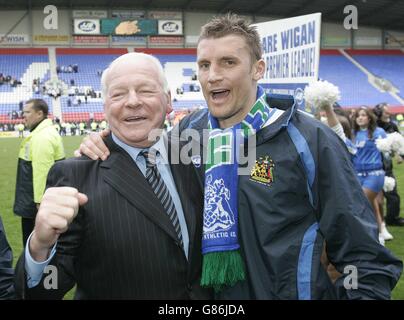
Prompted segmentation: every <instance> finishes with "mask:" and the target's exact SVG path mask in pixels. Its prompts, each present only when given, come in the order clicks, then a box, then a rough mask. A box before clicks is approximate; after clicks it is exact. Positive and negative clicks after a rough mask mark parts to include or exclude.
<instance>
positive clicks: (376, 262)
mask: <svg viewBox="0 0 404 320" xmlns="http://www.w3.org/2000/svg"><path fill="white" fill-rule="evenodd" d="M316 145H317V147H318V150H317V151H318V152H317V159H316V160H317V164H318V168H317V173H318V174H317V190H318V209H319V229H320V232H321V234H322V235H323V236H324V238H325V242H326V248H327V249H326V250H327V256H328V259H329V260H330V262H331V263H332V264H333V265H334V266H335V268H336V269H337V270H338V272H340V273H341V274H342V276H341V277H339V278H338V279H337V281H336V283H335V284H336V287H337V295H338V298H340V299H389V298H390V296H391V290H392V289H393V288H394V286H395V285H396V283H397V281H398V279H399V278H400V275H401V271H402V262H401V261H400V260H398V259H397V258H396V257H394V256H393V255H392V254H391V252H390V251H389V250H387V249H386V248H385V247H383V246H382V245H380V244H379V242H378V227H377V223H376V218H375V216H374V213H373V209H372V207H371V205H370V203H369V201H368V200H367V198H366V196H365V195H364V193H363V191H362V188H361V186H360V184H359V181H358V179H357V177H356V174H355V172H354V169H353V166H352V164H351V161H350V158H349V154H348V153H347V152H346V149H345V148H344V145H343V142H342V141H341V140H340V139H339V138H337V136H336V135H334V134H333V133H332V132H331V131H330V130H325V129H324V128H317V144H316ZM356 284H357V286H356Z"/></svg>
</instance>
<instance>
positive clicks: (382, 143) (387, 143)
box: [375, 138, 391, 153]
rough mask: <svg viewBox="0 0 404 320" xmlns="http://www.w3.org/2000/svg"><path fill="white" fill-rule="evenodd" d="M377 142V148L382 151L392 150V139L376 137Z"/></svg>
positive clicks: (388, 151)
mask: <svg viewBox="0 0 404 320" xmlns="http://www.w3.org/2000/svg"><path fill="white" fill-rule="evenodd" d="M375 143H376V148H377V149H378V150H379V151H380V152H387V153H390V152H391V140H390V139H388V138H384V139H376V141H375Z"/></svg>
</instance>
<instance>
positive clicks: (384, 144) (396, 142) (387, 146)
mask: <svg viewBox="0 0 404 320" xmlns="http://www.w3.org/2000/svg"><path fill="white" fill-rule="evenodd" d="M375 143H376V147H377V149H378V150H379V151H380V152H387V153H392V152H394V153H397V154H399V155H402V154H404V137H403V136H402V135H401V134H400V133H398V132H393V133H390V134H388V135H387V138H384V139H376V141H375Z"/></svg>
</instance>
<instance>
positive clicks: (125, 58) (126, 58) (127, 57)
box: [101, 52, 169, 100]
mask: <svg viewBox="0 0 404 320" xmlns="http://www.w3.org/2000/svg"><path fill="white" fill-rule="evenodd" d="M138 59H139V60H140V59H146V60H148V61H150V62H151V63H152V64H154V65H155V67H156V68H157V71H158V74H159V77H160V82H161V84H162V85H163V90H164V92H168V91H169V88H168V82H167V78H166V76H165V74H164V69H163V66H162V65H161V63H160V61H159V60H158V59H157V58H156V57H154V56H152V55H150V54H146V53H142V52H129V53H126V54H124V55H122V56H119V57H118V58H116V59H115V60H114V61H112V62H111V64H110V65H109V66H108V68H106V69H105V70H104V72H103V73H102V76H101V90H102V98H103V99H104V100H105V98H106V96H107V92H108V86H107V78H108V74H109V73H110V71H111V70H112V68H113V67H114V66H115V65H116V64H118V63H120V62H133V61H136V60H138Z"/></svg>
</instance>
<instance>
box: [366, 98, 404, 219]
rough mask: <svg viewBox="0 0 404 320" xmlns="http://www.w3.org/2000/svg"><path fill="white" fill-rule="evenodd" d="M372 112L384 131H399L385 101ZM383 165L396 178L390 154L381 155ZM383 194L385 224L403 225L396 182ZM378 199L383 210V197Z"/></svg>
mask: <svg viewBox="0 0 404 320" xmlns="http://www.w3.org/2000/svg"><path fill="white" fill-rule="evenodd" d="M373 112H374V113H375V115H376V117H377V125H378V126H379V127H380V128H382V129H383V130H384V131H386V133H393V132H398V133H400V130H399V129H398V127H397V125H396V124H395V123H394V122H393V121H391V114H390V110H389V106H388V104H387V103H380V104H378V105H376V107H375V108H374V109H373ZM382 155H383V154H382ZM395 156H396V160H397V163H398V164H400V163H401V162H402V161H403V159H402V157H401V155H399V154H396V155H395ZM383 167H384V171H385V172H386V176H388V177H392V178H394V179H396V178H395V176H394V173H393V159H392V157H391V156H389V155H383ZM383 195H384V197H385V198H386V218H385V222H386V224H387V225H389V226H400V227H402V226H404V218H401V217H400V201H401V199H400V195H399V194H398V192H397V184H396V186H395V187H394V189H393V190H392V191H389V192H384V191H383ZM379 199H380V201H379V206H380V209H381V210H383V197H379ZM381 212H383V211H381Z"/></svg>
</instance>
